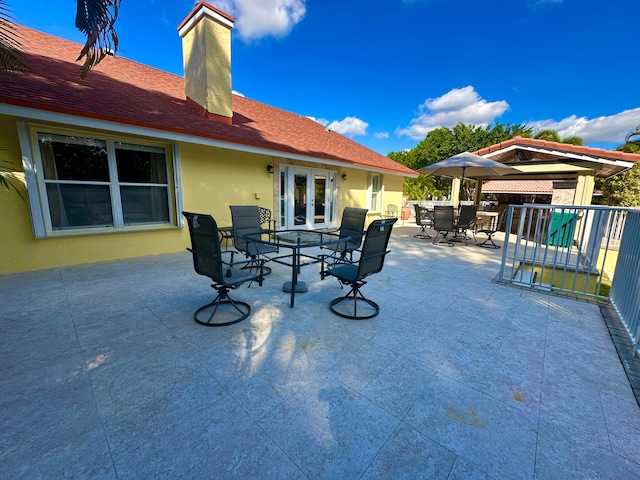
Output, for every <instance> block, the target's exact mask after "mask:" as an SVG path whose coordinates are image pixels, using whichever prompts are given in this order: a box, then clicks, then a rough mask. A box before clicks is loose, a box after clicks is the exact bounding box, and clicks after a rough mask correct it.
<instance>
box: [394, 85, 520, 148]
mask: <svg viewBox="0 0 640 480" xmlns="http://www.w3.org/2000/svg"><path fill="white" fill-rule="evenodd" d="M507 110H509V104H508V103H507V102H506V101H504V100H499V101H496V102H488V101H486V100H484V99H483V98H482V97H480V95H478V93H477V92H476V91H475V89H474V88H473V87H472V86H468V87H464V88H454V89H452V90H450V91H449V92H447V93H445V94H444V95H442V96H441V97H438V98H429V99H427V100H426V101H425V102H424V104H422V105H420V107H419V115H418V116H417V117H416V118H414V119H413V120H411V122H410V123H409V126H408V127H406V128H399V129H397V130H396V134H397V135H399V136H403V135H404V136H407V137H409V138H412V139H414V140H422V139H423V138H424V137H425V136H426V134H427V133H429V132H430V131H431V130H435V129H436V128H439V127H454V126H455V125H457V124H458V123H460V122H462V123H464V124H472V125H489V124H490V123H492V122H493V121H494V120H495V119H496V118H497V117H499V116H500V115H502V114H503V113H504V112H506V111H507Z"/></svg>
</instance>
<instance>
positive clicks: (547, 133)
mask: <svg viewBox="0 0 640 480" xmlns="http://www.w3.org/2000/svg"><path fill="white" fill-rule="evenodd" d="M533 138H535V139H537V140H546V141H548V142H558V143H569V144H571V145H584V142H583V141H582V138H580V137H578V136H575V135H573V136H570V137H564V138H562V139H561V138H560V134H559V133H558V132H556V131H555V130H551V129H545V130H540V131H539V132H538V133H536V134H535V135H534V137H533Z"/></svg>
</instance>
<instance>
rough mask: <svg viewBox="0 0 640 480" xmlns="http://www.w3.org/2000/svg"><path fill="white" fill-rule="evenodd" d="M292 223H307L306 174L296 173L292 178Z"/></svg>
mask: <svg viewBox="0 0 640 480" xmlns="http://www.w3.org/2000/svg"><path fill="white" fill-rule="evenodd" d="M293 189H294V191H293V197H294V198H293V202H294V216H295V218H294V224H295V225H305V224H306V223H307V175H305V174H299V173H296V174H295V175H294V180H293Z"/></svg>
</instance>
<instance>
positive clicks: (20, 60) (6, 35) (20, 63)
mask: <svg viewBox="0 0 640 480" xmlns="http://www.w3.org/2000/svg"><path fill="white" fill-rule="evenodd" d="M26 70H27V61H26V59H25V56H24V48H23V47H22V43H20V36H19V35H18V32H17V31H16V29H15V26H14V23H13V19H12V18H11V14H10V11H9V7H8V5H7V2H5V1H4V0H0V72H10V73H15V72H24V71H26Z"/></svg>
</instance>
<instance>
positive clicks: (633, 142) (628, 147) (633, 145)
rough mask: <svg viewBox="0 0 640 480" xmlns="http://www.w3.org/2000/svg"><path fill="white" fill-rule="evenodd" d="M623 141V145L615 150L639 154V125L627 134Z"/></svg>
mask: <svg viewBox="0 0 640 480" xmlns="http://www.w3.org/2000/svg"><path fill="white" fill-rule="evenodd" d="M634 137H637V138H634ZM624 141H625V144H624V145H621V146H620V147H618V148H617V149H616V150H621V151H623V152H626V153H640V125H638V126H637V127H636V128H635V130H632V131H631V132H629V134H628V135H627V136H626V137H625V139H624Z"/></svg>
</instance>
